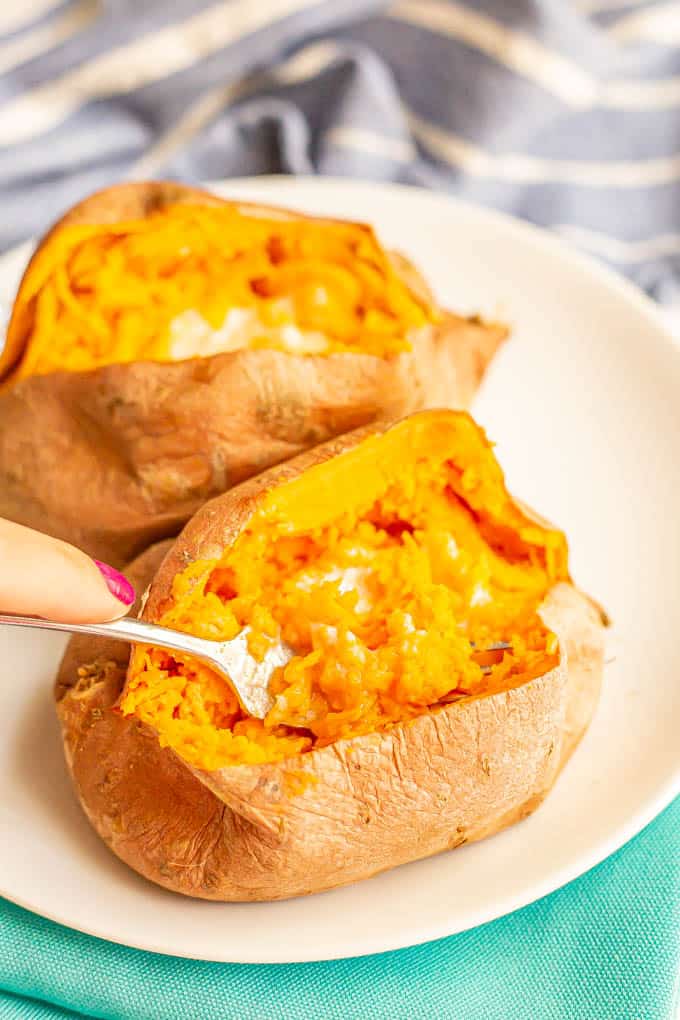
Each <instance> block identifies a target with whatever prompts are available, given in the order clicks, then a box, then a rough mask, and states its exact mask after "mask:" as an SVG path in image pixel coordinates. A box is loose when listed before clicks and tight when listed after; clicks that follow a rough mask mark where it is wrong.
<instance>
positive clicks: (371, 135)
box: [324, 125, 416, 163]
mask: <svg viewBox="0 0 680 1020" xmlns="http://www.w3.org/2000/svg"><path fill="white" fill-rule="evenodd" d="M324 141H326V142H328V143H329V144H330V145H337V146H339V147H341V148H344V149H355V150H356V151H358V152H365V153H367V154H368V155H371V156H381V157H382V158H383V159H388V160H390V161H392V162H394V163H410V162H411V160H413V159H415V158H416V151H415V146H414V145H413V143H412V142H410V141H409V140H408V139H405V138H388V137H387V135H379V134H376V133H375V132H373V131H367V130H366V129H365V128H355V127H350V126H349V125H344V126H343V125H339V126H338V127H335V128H331V130H330V131H328V132H327V133H326V134H325V135H324Z"/></svg>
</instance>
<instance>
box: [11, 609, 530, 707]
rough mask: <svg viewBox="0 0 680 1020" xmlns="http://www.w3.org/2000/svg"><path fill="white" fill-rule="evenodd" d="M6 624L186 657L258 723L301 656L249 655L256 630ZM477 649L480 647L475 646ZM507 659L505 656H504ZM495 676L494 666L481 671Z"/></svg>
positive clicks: (280, 645)
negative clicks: (207, 632) (224, 633)
mask: <svg viewBox="0 0 680 1020" xmlns="http://www.w3.org/2000/svg"><path fill="white" fill-rule="evenodd" d="M0 624H7V625H8V626H10V627H37V628H38V629H39V630H61V631H67V632H70V633H71V634H93V635H95V636H96V637H105V638H115V639H116V640H118V641H131V642H133V643H135V644H144V645H153V646H154V647H156V648H163V649H165V650H166V651H170V652H183V653H184V654H185V655H189V656H191V658H193V659H198V661H199V662H203V663H205V664H206V665H207V666H211V667H212V668H213V669H216V670H217V672H218V673H220V674H222V675H223V676H224V677H225V679H226V680H228V681H229V683H230V684H231V686H232V687H233V689H234V691H235V692H236V696H237V697H238V699H239V701H240V702H241V705H242V706H243V708H244V709H245V710H246V712H247V713H248V714H249V715H251V716H254V717H255V718H256V719H264V717H265V716H266V715H267V713H268V712H269V710H270V709H271V708H272V706H273V704H274V699H273V698H272V696H271V694H270V693H269V683H270V681H271V678H272V676H273V674H274V671H275V670H277V669H279V668H280V667H282V666H285V665H286V664H287V663H288V662H290V660H291V659H292V658H293V656H294V655H295V651H294V650H293V649H292V648H291V647H290V645H287V644H286V643H285V642H284V641H277V642H275V643H274V644H271V645H270V646H269V648H268V649H267V651H266V652H265V654H264V657H263V658H262V660H261V661H260V662H258V660H257V659H255V658H254V657H253V656H252V655H251V654H250V652H249V651H248V635H249V633H250V627H248V626H247V627H244V628H243V630H242V631H241V633H240V634H239V635H238V637H235V638H233V639H232V640H231V641H211V640H209V639H208V638H199V637H195V636H194V635H193V634H184V633H183V632H182V631H179V630H171V629H170V628H169V627H161V626H160V625H159V624H157V623H147V622H146V621H145V620H136V619H134V617H131V616H124V617H123V618H122V619H121V620H112V621H111V622H110V623H62V622H61V621H56V620H41V619H37V618H36V617H34V616H8V615H3V614H2V613H0ZM473 647H474V645H473ZM509 647H510V645H509V644H507V642H505V641H496V642H495V643H494V644H490V645H488V646H487V647H486V648H480V649H477V648H475V651H474V653H473V654H476V655H480V656H484V655H486V654H487V653H489V652H497V653H498V652H500V653H503V652H505V651H506V650H507V649H508V648H509ZM500 657H501V658H502V654H501V656H500ZM481 669H482V672H484V673H489V672H490V671H491V669H492V664H491V663H487V664H484V665H481Z"/></svg>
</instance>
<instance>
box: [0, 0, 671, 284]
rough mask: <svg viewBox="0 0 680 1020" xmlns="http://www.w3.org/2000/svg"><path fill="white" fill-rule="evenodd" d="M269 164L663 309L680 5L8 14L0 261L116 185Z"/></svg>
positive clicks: (3, 24) (542, 3)
mask: <svg viewBox="0 0 680 1020" xmlns="http://www.w3.org/2000/svg"><path fill="white" fill-rule="evenodd" d="M265 172H267V173H271V172H284V173H295V174H305V173H321V174H336V175H346V176H356V177H369V178H376V179H379V180H394V181H401V182H406V183H411V184H420V185H425V186H426V187H430V188H439V189H442V190H447V191H451V192H454V193H456V194H458V195H461V196H463V197H465V198H470V199H473V200H476V201H479V202H483V203H487V204H489V205H493V206H496V207H497V208H499V209H503V210H506V211H509V212H511V213H515V214H517V215H519V216H523V217H526V218H528V219H531V220H533V221H534V222H536V223H539V224H541V225H543V226H547V227H549V228H551V229H552V230H555V231H557V232H558V233H560V234H562V235H563V236H564V237H566V238H568V239H569V240H570V241H573V242H574V243H576V244H577V245H580V246H582V247H583V248H585V249H587V250H589V251H591V252H593V253H595V254H596V255H599V256H601V257H602V258H604V259H605V260H607V261H609V262H610V263H612V264H613V265H615V266H616V267H617V268H619V269H621V270H622V271H624V272H626V273H627V274H628V275H630V276H631V277H633V278H634V279H635V280H636V281H637V282H638V283H639V284H641V285H642V286H643V287H644V288H645V289H646V290H647V291H648V292H650V293H651V294H652V295H653V296H655V297H656V298H658V299H660V300H662V301H669V302H674V301H675V300H676V299H680V286H679V284H678V270H679V269H680V3H679V2H678V0H670V2H668V0H659V2H639V0H638V2H636V0H476V2H473V0H468V2H464V0H397V2H391V3H387V2H380V0H65V2H64V0H61V2H60V0H6V2H5V3H2V4H0V249H5V248H7V247H9V246H10V245H12V244H14V243H16V242H17V241H19V240H21V239H23V238H25V237H27V236H29V235H31V234H35V233H39V232H42V230H43V229H44V228H45V225H46V224H47V223H48V222H49V221H51V220H53V219H54V218H55V217H56V216H57V215H58V214H59V213H60V212H61V211H63V210H64V209H65V208H66V207H67V206H69V205H70V204H72V203H73V202H74V201H76V200H78V199H79V198H81V197H82V196H83V195H85V194H86V193H87V192H89V191H91V190H93V189H95V188H99V187H102V186H104V185H107V184H109V183H111V182H113V181H116V180H119V179H121V178H128V179H134V178H141V177H151V176H163V177H179V178H183V179H187V180H200V179H206V178H208V179H216V178H222V177H229V176H233V175H243V174H259V173H265ZM676 295H677V297H676Z"/></svg>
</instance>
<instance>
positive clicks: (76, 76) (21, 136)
mask: <svg viewBox="0 0 680 1020" xmlns="http://www.w3.org/2000/svg"><path fill="white" fill-rule="evenodd" d="M317 4H318V0H257V3H252V2H251V3H246V4H240V3H239V4H234V3H231V2H230V0H225V2H222V3H219V4H216V5H215V6H213V7H210V8H208V9H207V10H205V11H202V12H201V13H200V14H196V15H194V16H193V17H191V18H188V19H187V20H186V21H183V22H181V23H176V24H173V25H169V26H168V27H166V28H163V29H160V30H156V31H153V32H150V33H149V34H148V35H146V36H141V37H138V38H137V39H135V40H134V42H131V43H128V44H126V45H125V46H121V47H119V48H118V49H114V50H110V51H109V52H108V53H104V54H102V55H101V56H98V57H95V58H94V59H92V60H90V61H89V62H87V63H85V64H83V65H81V66H80V67H78V68H77V69H76V70H74V71H70V72H68V73H67V74H64V75H62V76H61V77H59V78H55V79H53V80H52V81H50V82H47V83H45V84H44V85H40V86H38V87H36V88H34V89H32V90H31V91H30V92H27V93H24V94H23V95H21V96H18V97H17V98H16V99H14V100H13V101H10V102H9V103H8V104H7V105H6V106H5V107H4V108H3V109H1V110H0V145H12V144H15V143H17V142H20V141H26V140H28V139H29V138H34V137H35V136H36V135H39V134H41V133H43V132H45V131H48V130H49V129H50V128H52V127H55V126H56V125H57V124H59V123H61V122H63V121H64V120H65V119H66V117H68V115H69V114H71V113H73V112H74V111H75V110H77V109H78V107H79V106H80V105H81V104H83V103H85V102H88V101H91V100H93V99H98V98H102V97H105V96H112V95H118V94H121V93H125V92H131V91H132V90H133V89H137V88H141V87H142V86H143V85H148V84H150V83H151V82H154V81H159V80H161V79H163V78H167V77H168V76H169V75H171V74H176V73H177V72H178V71H184V70H186V69H187V68H189V67H192V66H193V65H195V64H197V63H198V62H199V61H200V60H201V59H203V58H205V57H208V56H210V55H211V54H212V53H215V52H216V51H217V50H220V49H222V48H223V47H225V46H229V45H230V44H232V43H234V42H236V41H237V40H238V39H240V38H242V37H243V36H246V35H249V34H251V33H252V32H255V31H257V30H258V29H262V28H265V27H266V26H267V25H269V24H271V23H272V22H274V21H277V20H279V19H282V18H285V17H287V16H288V15H290V14H294V13H295V12H297V11H300V10H304V9H305V8H307V7H314V6H316V5H317Z"/></svg>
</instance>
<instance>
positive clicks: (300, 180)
mask: <svg viewBox="0 0 680 1020" xmlns="http://www.w3.org/2000/svg"><path fill="white" fill-rule="evenodd" d="M202 186H203V187H205V188H208V189H210V190H213V191H216V192H217V193H219V194H222V195H224V196H226V197H229V194H230V191H232V192H236V191H238V190H244V191H254V192H255V191H261V192H262V198H263V200H264V199H265V197H266V196H267V195H270V199H271V201H272V202H274V203H275V204H283V205H285V204H286V202H287V194H286V193H289V194H290V196H291V199H292V201H291V205H292V206H293V207H294V201H295V200H294V195H295V193H300V192H301V191H304V190H305V189H306V190H308V191H309V190H315V191H317V192H318V193H319V196H318V197H319V203H320V204H322V203H323V192H325V191H326V190H328V191H333V190H334V189H336V190H337V188H338V187H342V188H345V189H349V190H355V191H356V190H363V191H373V192H376V193H381V194H383V195H389V194H394V195H401V196H403V198H404V200H407V201H408V202H409V203H410V204H411V203H414V202H415V203H423V204H430V205H432V206H436V205H440V204H442V203H444V204H447V205H449V206H451V207H453V208H454V209H457V210H458V212H459V213H460V214H462V215H467V216H472V217H473V218H475V217H476V218H479V219H481V220H483V221H486V223H487V224H489V225H490V226H491V227H498V228H500V229H502V230H503V231H505V232H507V231H511V232H514V233H515V236H517V237H519V238H520V239H521V241H522V242H523V243H524V244H526V243H529V244H531V246H532V247H533V248H534V249H540V250H544V251H545V250H546V248H547V249H549V250H550V251H551V252H552V253H553V254H555V255H556V256H557V257H558V258H559V259H561V260H562V261H563V262H567V263H570V264H571V265H572V266H575V267H577V268H578V269H580V270H582V271H586V272H587V274H588V275H589V276H590V277H591V278H594V279H595V280H596V281H597V282H598V283H600V284H601V285H602V286H603V287H605V288H606V289H607V290H609V291H610V292H612V291H613V292H615V293H616V295H617V296H618V297H619V298H620V299H621V300H623V301H625V302H627V303H628V304H629V305H630V304H631V303H632V304H633V305H634V306H635V307H636V308H637V310H638V311H639V312H640V314H641V315H643V316H644V317H645V318H646V319H647V320H648V321H649V323H650V327H652V328H653V329H654V331H655V333H656V337H655V341H657V342H660V343H661V342H662V343H664V344H665V345H666V346H667V347H668V348H669V349H670V351H672V356H675V357H677V356H678V355H680V338H678V337H676V336H674V335H673V332H672V331H671V329H670V328H669V326H668V324H667V322H666V321H665V320H664V317H663V314H662V312H661V310H660V308H659V306H658V305H657V304H656V303H655V302H654V301H653V300H652V299H651V298H650V297H648V296H647V295H646V294H645V293H644V292H643V291H642V290H640V289H639V288H638V287H637V286H636V285H635V284H634V283H632V282H631V281H630V280H628V279H626V278H625V277H624V276H623V275H621V274H619V273H617V272H616V271H615V270H614V269H612V268H610V267H609V266H607V265H605V264H603V263H602V262H599V261H598V260H597V259H596V258H594V257H593V256H592V255H589V254H588V253H586V252H582V251H580V250H579V249H577V248H575V247H574V246H573V245H571V244H570V243H569V242H568V241H566V240H565V239H563V238H561V237H560V236H558V235H556V234H554V233H552V232H551V231H549V230H548V229H546V228H544V227H540V226H537V225H535V224H532V223H529V222H527V221H525V220H521V219H519V218H517V217H515V216H513V215H511V214H508V213H505V212H501V211H498V210H496V209H492V208H489V207H487V206H483V205H479V204H477V203H475V202H472V201H469V200H467V199H464V198H460V197H458V196H456V195H452V194H449V193H447V192H441V191H431V190H427V189H424V188H420V187H417V186H412V185H405V184H397V183H394V182H383V181H374V180H365V179H361V178H344V177H331V176H328V177H326V176H323V177H322V176H317V175H301V176H291V175H287V174H270V175H261V176H255V177H238V178H236V177H235V178H227V179H224V180H217V181H209V182H206V183H204V184H203V185H202ZM234 197H235V198H237V199H238V198H239V197H240V196H239V195H236V194H235V195H234ZM255 200H257V199H255ZM313 201H314V202H315V201H316V195H315V196H314V198H313ZM34 244H35V241H34V240H28V241H24V242H22V243H20V244H18V245H16V246H13V247H12V248H10V249H8V250H7V251H5V252H3V253H1V254H0V278H1V277H2V275H3V273H4V272H5V266H6V265H7V264H10V265H11V264H12V263H13V262H14V261H15V260H17V261H18V260H19V259H20V258H21V257H22V254H26V255H27V254H28V253H29V252H30V251H31V249H32V248H33V246H34ZM679 795H680V762H679V763H678V766H677V768H676V770H675V771H674V772H673V773H672V774H671V775H670V776H669V778H668V780H667V781H666V782H664V783H662V784H661V785H660V786H659V787H658V788H657V789H656V791H655V794H654V796H651V797H648V798H647V799H646V801H645V802H644V805H643V807H641V808H640V809H639V810H637V811H636V812H635V814H634V815H632V816H631V817H630V818H628V819H627V820H626V821H625V822H623V823H621V824H620V825H618V826H617V827H615V828H614V829H612V830H611V831H610V832H609V833H608V835H607V837H606V838H603V839H601V840H600V841H599V843H598V844H597V845H596V847H595V848H594V849H593V850H591V851H590V853H588V855H587V857H585V858H584V855H583V854H582V855H580V856H576V857H575V858H574V859H573V860H572V861H570V862H569V863H568V864H565V865H564V866H563V867H562V868H560V869H559V870H558V871H557V872H554V873H551V874H550V875H549V876H545V877H544V878H543V879H542V880H538V881H537V882H536V883H535V884H534V885H532V887H531V893H530V896H529V898H527V894H526V891H525V890H524V891H518V892H516V893H514V894H512V895H508V896H506V897H505V898H504V899H503V900H502V901H501V903H502V905H501V909H500V910H499V909H498V908H497V906H496V905H495V904H486V905H483V906H482V907H481V908H477V909H476V910H475V911H474V917H472V916H470V917H468V918H466V919H465V920H464V923H463V925H461V926H456V928H455V931H453V932H452V931H451V930H450V928H449V929H448V930H447V929H446V926H445V925H444V924H435V925H430V926H428V925H427V924H424V925H421V926H420V927H419V928H418V929H417V932H414V929H413V925H412V926H411V927H410V929H409V931H411V932H412V934H410V935H409V936H408V941H406V942H404V940H403V936H401V937H400V936H399V935H398V934H397V933H395V934H394V935H392V936H391V937H389V938H384V939H383V940H382V943H381V946H380V947H379V948H376V947H375V946H373V947H369V946H365V947H361V948H360V949H359V950H358V951H356V950H355V951H353V952H352V953H351V954H350V955H349V956H348V955H347V954H345V953H343V952H341V951H337V952H330V951H322V952H314V953H310V952H304V953H302V954H301V953H297V954H290V953H286V952H285V946H282V947H281V950H282V951H280V952H278V953H272V952H269V953H264V954H263V953H262V952H259V953H258V952H254V953H248V952H242V953H240V954H239V957H238V958H237V959H235V958H234V956H233V955H231V956H229V957H227V956H225V955H219V954H216V953H214V952H213V953H211V954H207V953H200V952H199V953H195V952H194V953H190V952H186V953H184V952H178V951H177V949H170V948H168V947H167V946H162V945H158V944H154V941H153V939H149V940H144V941H143V944H140V941H136V940H131V939H129V938H128V937H126V938H122V937H116V936H115V935H111V934H109V933H105V932H103V931H101V930H96V929H97V926H96V925H78V924H74V923H73V922H72V921H71V920H69V919H68V917H66V916H65V915H64V914H63V913H60V912H59V911H45V910H43V909H36V906H35V905H32V904H31V903H29V902H28V901H27V900H25V899H24V898H23V897H21V896H18V897H17V896H16V895H13V894H12V893H11V891H6V890H4V889H2V888H0V895H1V896H3V897H4V898H5V899H7V900H8V901H9V902H11V903H14V904H16V905H17V906H18V907H20V908H22V909H24V910H27V911H29V912H31V913H33V914H36V915H37V916H40V917H44V918H46V919H47V920H48V921H50V922H52V923H56V924H60V925H62V926H64V927H67V928H70V929H71V930H74V931H77V932H80V933H81V934H84V935H86V936H88V937H92V938H97V939H100V940H102V941H105V942H109V943H112V944H116V945H123V946H127V947H129V948H132V949H134V950H135V951H143V952H152V953H155V954H157V955H162V956H174V957H177V958H179V959H193V960H202V961H207V962H222V963H227V962H229V963H243V964H249V965H251V964H252V965H257V964H289V963H308V962H322V961H328V960H337V959H352V958H359V957H362V956H369V955H374V954H377V953H388V952H389V953H393V952H398V951H399V950H400V949H404V948H407V947H415V946H419V945H423V944H426V943H428V942H432V941H437V940H439V939H442V938H446V937H451V936H453V935H455V934H460V933H462V932H464V931H469V930H471V929H472V928H476V927H479V926H481V925H484V924H488V923H490V922H491V921H493V920H497V919H500V918H502V917H507V916H508V915H509V914H512V913H515V912H516V911H517V910H520V909H522V908H524V907H526V906H529V905H530V904H531V903H535V902H537V901H539V900H542V899H544V898H545V897H546V896H548V895H550V894H551V893H553V892H555V891H556V890H558V889H560V888H562V887H564V886H565V885H567V884H569V883H570V882H572V881H574V880H575V879H577V878H579V877H580V876H582V875H585V874H588V873H589V872H590V871H592V870H593V869H594V868H596V867H598V866H599V865H600V864H601V863H602V862H603V861H604V860H606V859H607V858H608V857H610V856H611V855H612V854H613V853H615V852H616V851H618V850H620V849H621V848H622V847H624V846H625V845H626V844H627V843H629V842H630V840H631V839H633V838H634V837H635V836H636V835H638V834H639V833H640V832H641V831H642V830H643V829H644V828H646V827H647V826H648V825H649V824H650V823H651V822H652V821H653V820H654V818H656V817H657V816H658V815H659V814H660V813H661V812H662V811H663V810H664V809H665V808H667V807H668V806H669V805H670V804H671V803H672V802H673V801H674V800H675V798H676V797H678V796H679ZM84 817H85V816H84ZM88 824H90V823H89V821H88ZM584 860H585V864H584ZM0 881H1V879H0ZM169 895H172V894H169ZM497 902H498V901H496V903H497ZM227 906H228V904H227ZM469 913H470V914H472V911H470V912H469ZM397 931H398V929H397Z"/></svg>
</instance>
